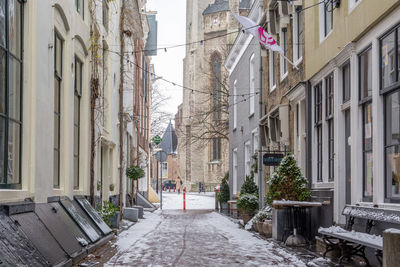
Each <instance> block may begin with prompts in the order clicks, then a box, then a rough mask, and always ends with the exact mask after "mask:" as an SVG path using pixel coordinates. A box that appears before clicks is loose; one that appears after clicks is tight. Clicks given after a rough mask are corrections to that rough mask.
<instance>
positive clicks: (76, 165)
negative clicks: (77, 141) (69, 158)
mask: <svg viewBox="0 0 400 267" xmlns="http://www.w3.org/2000/svg"><path fill="white" fill-rule="evenodd" d="M74 189H75V190H77V189H79V157H75V156H74Z"/></svg>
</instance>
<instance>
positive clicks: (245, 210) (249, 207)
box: [237, 194, 258, 224]
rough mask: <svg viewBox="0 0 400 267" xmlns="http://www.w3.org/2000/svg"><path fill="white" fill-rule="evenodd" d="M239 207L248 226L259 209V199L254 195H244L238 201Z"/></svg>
mask: <svg viewBox="0 0 400 267" xmlns="http://www.w3.org/2000/svg"><path fill="white" fill-rule="evenodd" d="M237 207H238V209H239V212H240V214H241V216H242V219H243V223H244V224H246V223H247V222H248V221H250V219H251V218H252V217H253V216H254V214H255V212H256V211H257V209H258V197H257V196H255V195H252V194H243V195H240V197H239V198H238V200H237Z"/></svg>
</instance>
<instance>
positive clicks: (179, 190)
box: [176, 176, 182, 195]
mask: <svg viewBox="0 0 400 267" xmlns="http://www.w3.org/2000/svg"><path fill="white" fill-rule="evenodd" d="M181 186H182V180H181V178H180V177H179V176H178V178H177V179H176V189H177V190H178V195H179V194H180V193H181Z"/></svg>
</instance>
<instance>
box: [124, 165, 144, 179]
mask: <svg viewBox="0 0 400 267" xmlns="http://www.w3.org/2000/svg"><path fill="white" fill-rule="evenodd" d="M143 176H144V170H143V169H142V168H140V167H139V166H130V167H128V168H126V177H128V178H129V179H132V180H134V181H136V180H137V179H139V178H142V177H143Z"/></svg>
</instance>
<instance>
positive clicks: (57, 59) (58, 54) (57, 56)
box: [54, 34, 62, 77]
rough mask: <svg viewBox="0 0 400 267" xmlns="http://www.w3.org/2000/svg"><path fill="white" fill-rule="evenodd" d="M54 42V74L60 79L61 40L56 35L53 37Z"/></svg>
mask: <svg viewBox="0 0 400 267" xmlns="http://www.w3.org/2000/svg"><path fill="white" fill-rule="evenodd" d="M55 40H56V41H55V43H56V47H55V61H54V62H55V72H56V73H57V75H58V76H59V77H62V40H61V39H60V37H59V36H58V34H56V35H55Z"/></svg>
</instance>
